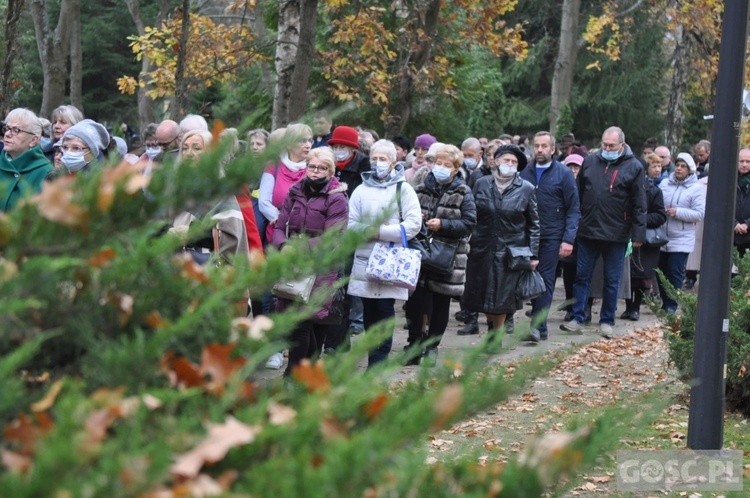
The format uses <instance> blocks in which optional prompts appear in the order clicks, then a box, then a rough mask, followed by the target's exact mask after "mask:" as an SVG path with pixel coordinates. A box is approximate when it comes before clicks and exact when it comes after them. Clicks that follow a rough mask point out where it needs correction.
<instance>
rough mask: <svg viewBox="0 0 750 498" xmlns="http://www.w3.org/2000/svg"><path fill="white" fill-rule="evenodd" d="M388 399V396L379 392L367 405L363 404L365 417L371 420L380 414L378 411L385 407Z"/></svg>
mask: <svg viewBox="0 0 750 498" xmlns="http://www.w3.org/2000/svg"><path fill="white" fill-rule="evenodd" d="M388 401H390V398H388V396H386V395H385V394H381V395H379V396H378V397H376V398H375V399H373V400H372V401H370V402H369V403H367V406H365V415H367V419H368V420H372V419H374V418H375V417H377V416H378V415H380V412H382V411H383V409H385V407H386V405H387V404H388Z"/></svg>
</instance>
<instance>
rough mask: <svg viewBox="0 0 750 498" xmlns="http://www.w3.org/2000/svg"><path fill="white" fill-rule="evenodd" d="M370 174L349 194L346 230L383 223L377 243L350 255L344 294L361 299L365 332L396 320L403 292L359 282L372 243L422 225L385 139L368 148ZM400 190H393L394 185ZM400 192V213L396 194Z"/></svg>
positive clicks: (374, 356) (383, 354) (379, 353)
mask: <svg viewBox="0 0 750 498" xmlns="http://www.w3.org/2000/svg"><path fill="white" fill-rule="evenodd" d="M370 167H371V168H372V169H371V170H370V171H366V172H364V173H362V185H360V186H359V187H357V188H356V189H354V192H353V193H352V197H351V199H350V200H349V223H348V228H349V229H350V230H362V231H364V230H367V229H369V228H371V227H373V226H374V225H375V223H376V222H378V221H379V220H382V218H383V216H384V215H386V214H388V218H387V219H386V220H385V221H383V222H382V223H381V225H380V226H379V228H378V234H377V239H376V240H375V241H372V242H368V243H365V244H364V245H362V246H360V247H358V248H357V250H356V252H355V253H354V265H353V268H352V275H351V279H350V281H349V289H348V293H349V294H350V295H352V296H359V297H361V298H362V305H363V309H364V326H365V330H367V329H369V328H370V327H371V326H372V325H375V324H376V323H378V322H380V321H382V320H387V319H390V318H393V317H394V316H395V315H396V309H395V300H396V299H400V300H403V301H406V300H407V299H408V298H409V291H408V290H407V289H403V288H400V287H395V286H393V285H391V284H389V283H386V282H370V281H368V280H367V278H366V277H365V268H366V266H367V260H368V259H369V258H370V253H371V252H372V249H373V247H374V246H375V242H384V243H389V242H394V243H397V244H401V226H403V227H404V229H405V232H406V238H407V239H411V238H413V237H414V236H415V235H417V233H418V232H419V229H420V227H421V226H422V209H421V207H420V205H419V199H418V198H417V194H416V193H415V192H414V189H413V188H412V187H411V185H409V183H408V182H407V181H406V180H405V178H404V169H403V165H401V164H397V163H396V147H395V146H394V145H393V142H391V141H389V140H378V141H377V142H375V143H374V144H373V145H372V147H371V148H370ZM399 184H400V185H401V186H400V187H398V185H399ZM397 190H400V208H401V215H402V219H399V218H400V217H399V207H398V203H397V202H396V192H397ZM392 335H393V334H392V333H391V337H389V338H388V339H386V340H385V341H384V342H383V343H382V344H381V345H380V346H378V347H377V348H375V350H373V351H371V352H370V354H369V355H368V367H372V366H373V365H374V364H376V363H378V362H381V361H383V360H385V359H386V358H387V357H388V353H389V352H390V350H391V345H392V342H393V339H392Z"/></svg>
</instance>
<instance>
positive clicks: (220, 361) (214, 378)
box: [199, 344, 245, 394]
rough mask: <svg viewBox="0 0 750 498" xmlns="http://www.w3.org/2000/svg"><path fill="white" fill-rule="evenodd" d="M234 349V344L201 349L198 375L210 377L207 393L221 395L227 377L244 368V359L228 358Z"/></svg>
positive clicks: (214, 345) (213, 345)
mask: <svg viewBox="0 0 750 498" xmlns="http://www.w3.org/2000/svg"><path fill="white" fill-rule="evenodd" d="M234 348H235V345H234V344H228V345H226V346H222V345H221V344H211V345H209V346H206V347H205V348H203V352H202V353H201V367H200V370H199V373H200V374H201V375H210V376H211V383H210V384H209V385H208V386H207V388H208V390H209V391H212V392H215V393H216V394H221V393H222V392H223V391H224V386H226V384H227V381H228V380H229V377H230V376H231V375H232V374H233V373H234V372H236V371H237V370H240V369H241V368H242V367H244V366H245V360H244V358H230V356H231V354H232V352H233V351H234Z"/></svg>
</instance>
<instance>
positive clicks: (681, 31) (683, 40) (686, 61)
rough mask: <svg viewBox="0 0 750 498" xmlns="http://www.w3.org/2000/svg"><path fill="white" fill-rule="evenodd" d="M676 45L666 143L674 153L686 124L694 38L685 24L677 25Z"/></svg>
mask: <svg viewBox="0 0 750 498" xmlns="http://www.w3.org/2000/svg"><path fill="white" fill-rule="evenodd" d="M675 41H676V42H675V47H674V53H673V54H672V85H671V87H670V89H669V105H668V106H667V118H666V127H665V128H666V130H665V133H664V145H665V146H667V147H669V150H670V151H671V152H672V155H675V154H677V152H679V150H680V144H681V142H682V128H683V126H684V124H685V93H686V91H687V83H688V72H689V71H690V57H691V54H692V51H693V50H692V49H693V40H692V36H691V34H690V32H689V31H688V30H686V29H685V28H684V27H683V26H678V27H677V32H676V33H675Z"/></svg>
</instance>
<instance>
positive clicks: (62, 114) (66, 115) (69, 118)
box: [49, 105, 83, 125]
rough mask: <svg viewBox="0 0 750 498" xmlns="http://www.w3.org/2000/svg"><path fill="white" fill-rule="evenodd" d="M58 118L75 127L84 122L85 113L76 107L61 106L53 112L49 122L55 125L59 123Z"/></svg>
mask: <svg viewBox="0 0 750 498" xmlns="http://www.w3.org/2000/svg"><path fill="white" fill-rule="evenodd" d="M57 118H60V119H61V120H62V121H64V122H65V123H70V124H71V125H74V124H78V123H80V122H81V121H83V113H82V112H81V111H79V110H78V108H77V107H76V106H72V105H61V106H60V107H58V108H56V109H55V110H54V111H52V114H50V116H49V120H50V121H52V122H53V123H54V122H55V121H57Z"/></svg>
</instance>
